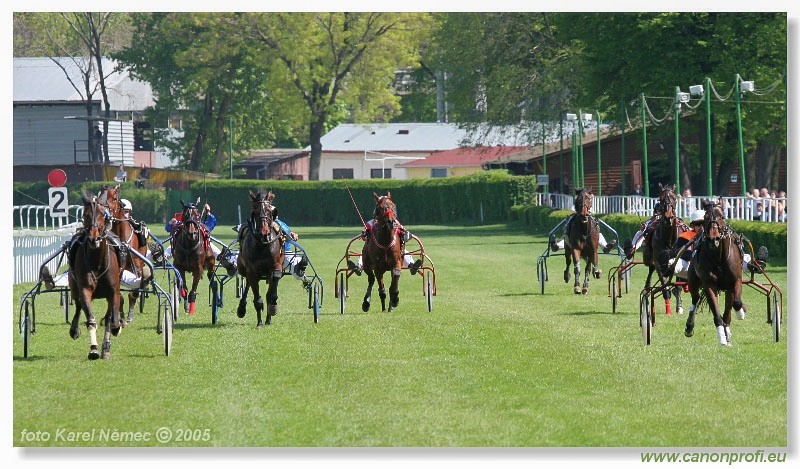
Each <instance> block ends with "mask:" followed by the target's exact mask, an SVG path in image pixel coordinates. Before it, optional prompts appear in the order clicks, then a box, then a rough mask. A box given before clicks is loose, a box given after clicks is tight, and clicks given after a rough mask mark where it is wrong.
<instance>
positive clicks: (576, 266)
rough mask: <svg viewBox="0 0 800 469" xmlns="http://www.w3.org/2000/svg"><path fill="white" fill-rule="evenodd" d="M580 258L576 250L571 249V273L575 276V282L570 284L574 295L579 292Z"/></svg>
mask: <svg viewBox="0 0 800 469" xmlns="http://www.w3.org/2000/svg"><path fill="white" fill-rule="evenodd" d="M580 262H581V258H580V254H579V253H578V251H577V250H575V249H573V250H572V275H573V276H575V282H574V283H573V284H572V291H574V292H575V294H576V295H580V294H581V264H580ZM587 274H588V272H587Z"/></svg>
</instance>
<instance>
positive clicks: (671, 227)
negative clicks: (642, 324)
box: [642, 183, 689, 321]
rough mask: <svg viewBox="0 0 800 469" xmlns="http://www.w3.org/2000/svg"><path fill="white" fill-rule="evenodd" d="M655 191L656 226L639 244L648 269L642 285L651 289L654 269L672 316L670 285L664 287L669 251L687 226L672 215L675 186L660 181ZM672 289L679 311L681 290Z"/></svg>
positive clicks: (673, 213)
mask: <svg viewBox="0 0 800 469" xmlns="http://www.w3.org/2000/svg"><path fill="white" fill-rule="evenodd" d="M658 190H659V194H658V205H657V212H658V213H657V216H658V220H657V221H656V222H655V223H656V226H655V227H654V228H653V231H652V232H651V233H650V235H649V236H648V237H647V239H646V240H645V242H644V244H643V245H642V261H643V262H644V265H646V266H647V267H648V268H649V271H648V273H647V280H645V288H646V289H649V288H650V285H651V280H652V277H653V272H655V273H656V275H657V276H658V280H659V281H660V282H661V285H662V286H663V296H664V304H665V308H666V314H667V315H668V316H671V315H672V301H671V292H670V288H669V287H668V286H667V283H668V280H669V279H668V275H667V274H668V270H669V269H668V264H667V262H668V261H669V258H670V250H671V249H672V246H673V245H674V244H675V241H677V240H678V236H680V234H681V233H683V232H684V231H687V230H688V229H689V227H688V226H687V225H686V223H684V222H683V220H681V219H680V218H678V217H677V216H676V215H675V208H676V206H677V200H678V198H677V196H676V195H675V186H674V185H669V184H668V185H666V186H664V185H662V184H660V183H659V184H658ZM672 291H673V292H675V298H676V301H677V303H678V305H677V307H678V308H679V311H682V310H683V308H682V306H681V296H680V289H678V288H673V289H672ZM653 321H655V316H653Z"/></svg>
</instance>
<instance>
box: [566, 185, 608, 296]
mask: <svg viewBox="0 0 800 469" xmlns="http://www.w3.org/2000/svg"><path fill="white" fill-rule="evenodd" d="M591 209H592V194H591V192H589V191H588V190H586V189H577V190H576V191H575V214H574V215H573V216H572V218H571V219H570V220H569V221H568V222H567V226H566V227H565V231H564V257H565V258H566V261H567V266H566V268H565V269H564V282H569V266H570V263H573V264H574V268H573V274H574V275H575V283H574V286H573V291H574V292H575V294H576V295H578V294H581V293H583V294H584V295H585V294H587V293H589V272H590V271H593V273H594V278H600V276H601V275H602V272H601V271H600V267H599V266H598V262H597V257H598V249H599V243H600V230H599V227H598V226H597V220H595V218H594V217H593V216H592V215H591ZM581 259H583V260H585V261H586V268H585V269H584V279H583V288H581V286H580V274H581V269H580V260H581Z"/></svg>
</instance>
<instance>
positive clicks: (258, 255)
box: [236, 191, 286, 327]
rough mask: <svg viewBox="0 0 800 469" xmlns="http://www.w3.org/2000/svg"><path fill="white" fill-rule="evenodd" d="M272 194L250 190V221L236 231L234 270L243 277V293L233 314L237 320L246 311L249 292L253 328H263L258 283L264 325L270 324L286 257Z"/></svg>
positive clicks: (275, 311) (275, 310)
mask: <svg viewBox="0 0 800 469" xmlns="http://www.w3.org/2000/svg"><path fill="white" fill-rule="evenodd" d="M274 199H275V194H273V193H272V191H269V192H268V193H266V194H265V193H264V192H263V191H259V192H258V194H254V193H253V192H252V191H250V204H251V206H252V211H251V214H250V222H249V223H248V224H247V225H245V226H243V227H242V228H241V229H240V230H239V247H240V249H239V256H238V257H237V260H236V267H237V270H238V271H239V274H240V275H242V276H243V277H244V278H245V282H244V290H243V292H242V297H241V299H240V300H239V308H238V309H237V310H236V315H237V316H239V317H240V318H243V317H244V316H245V313H246V312H247V292H248V290H249V289H251V288H252V290H253V306H254V307H255V309H256V314H257V315H258V323H257V324H256V327H263V326H264V322H263V321H262V319H261V314H262V312H263V311H264V301H263V300H262V299H261V293H260V291H259V282H260V281H261V279H265V280H266V282H267V318H266V321H267V324H272V316H275V315H276V314H278V282H279V281H280V279H281V277H282V276H283V261H284V258H285V257H286V252H285V250H284V242H285V241H286V239H285V237H284V234H283V232H282V231H281V229H280V227H279V226H278V224H277V223H276V222H275V207H273V206H272V201H273V200H274Z"/></svg>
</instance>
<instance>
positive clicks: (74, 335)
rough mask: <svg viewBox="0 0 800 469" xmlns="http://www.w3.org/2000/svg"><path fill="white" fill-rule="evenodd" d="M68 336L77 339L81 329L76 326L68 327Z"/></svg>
mask: <svg viewBox="0 0 800 469" xmlns="http://www.w3.org/2000/svg"><path fill="white" fill-rule="evenodd" d="M69 336H70V337H72V339H73V340H78V338H80V336H81V330H80V328H78V327H70V328H69Z"/></svg>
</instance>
